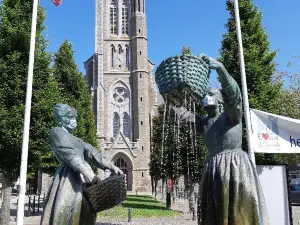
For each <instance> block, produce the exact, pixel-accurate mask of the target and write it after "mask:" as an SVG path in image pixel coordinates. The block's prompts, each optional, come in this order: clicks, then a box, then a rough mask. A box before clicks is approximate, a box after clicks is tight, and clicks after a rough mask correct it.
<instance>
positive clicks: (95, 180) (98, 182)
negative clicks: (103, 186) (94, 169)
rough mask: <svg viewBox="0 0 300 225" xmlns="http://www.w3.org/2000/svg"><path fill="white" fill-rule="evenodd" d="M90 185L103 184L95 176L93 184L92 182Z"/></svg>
mask: <svg viewBox="0 0 300 225" xmlns="http://www.w3.org/2000/svg"><path fill="white" fill-rule="evenodd" d="M90 183H91V184H100V183H101V179H100V178H99V177H97V176H96V175H95V176H94V177H93V180H92V182H90Z"/></svg>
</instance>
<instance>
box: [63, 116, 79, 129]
mask: <svg viewBox="0 0 300 225" xmlns="http://www.w3.org/2000/svg"><path fill="white" fill-rule="evenodd" d="M63 126H64V127H65V128H67V129H68V130H74V129H75V128H76V127H77V121H76V117H63Z"/></svg>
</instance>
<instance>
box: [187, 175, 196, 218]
mask: <svg viewBox="0 0 300 225" xmlns="http://www.w3.org/2000/svg"><path fill="white" fill-rule="evenodd" d="M188 179H189V185H188V200H189V210H190V213H191V212H193V210H195V183H194V182H193V181H192V179H191V177H190V176H188Z"/></svg>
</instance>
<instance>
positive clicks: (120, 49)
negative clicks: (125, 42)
mask: <svg viewBox="0 0 300 225" xmlns="http://www.w3.org/2000/svg"><path fill="white" fill-rule="evenodd" d="M118 49H119V54H122V46H121V45H118Z"/></svg>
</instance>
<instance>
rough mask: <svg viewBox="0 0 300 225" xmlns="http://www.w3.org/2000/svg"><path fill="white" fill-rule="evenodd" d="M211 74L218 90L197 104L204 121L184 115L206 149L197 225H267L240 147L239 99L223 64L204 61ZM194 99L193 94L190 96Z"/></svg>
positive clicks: (254, 178)
mask: <svg viewBox="0 0 300 225" xmlns="http://www.w3.org/2000/svg"><path fill="white" fill-rule="evenodd" d="M200 57H201V59H202V61H203V63H204V64H206V66H207V67H208V68H209V69H215V70H216V72H217V73H218V78H219V81H220V83H221V87H222V89H221V90H218V89H209V90H208V91H207V93H206V95H205V96H204V98H203V99H198V100H199V101H201V105H202V107H203V108H204V109H205V111H206V112H207V117H200V116H198V115H196V116H191V113H188V112H187V113H185V114H184V116H183V118H182V119H184V120H191V119H192V120H193V121H195V122H196V129H197V132H198V133H200V134H202V136H203V139H204V141H205V143H206V145H207V147H208V158H207V160H206V165H205V171H204V173H203V177H202V181H201V184H200V190H199V202H198V224H199V225H268V224H269V222H268V217H267V211H266V206H265V201H264V196H263V192H262V189H261V186H260V182H259V178H258V175H257V173H256V169H255V166H254V165H253V164H252V163H251V161H250V159H249V157H248V155H247V154H246V153H245V152H244V151H243V150H242V149H241V147H242V97H241V92H240V89H239V86H238V84H237V83H236V81H235V80H234V79H233V78H232V77H231V76H230V75H229V74H228V72H227V70H226V69H225V67H224V66H223V64H222V63H221V62H218V61H217V60H215V59H213V58H211V57H208V56H205V55H202V56H200ZM192 94H193V93H192Z"/></svg>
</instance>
